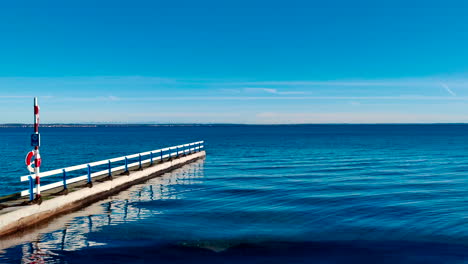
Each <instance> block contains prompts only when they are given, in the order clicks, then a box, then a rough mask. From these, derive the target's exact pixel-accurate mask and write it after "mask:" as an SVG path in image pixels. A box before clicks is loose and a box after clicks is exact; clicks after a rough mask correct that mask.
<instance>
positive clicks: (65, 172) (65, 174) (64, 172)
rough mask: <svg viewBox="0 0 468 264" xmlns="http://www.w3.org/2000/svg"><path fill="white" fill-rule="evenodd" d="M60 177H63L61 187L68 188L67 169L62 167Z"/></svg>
mask: <svg viewBox="0 0 468 264" xmlns="http://www.w3.org/2000/svg"><path fill="white" fill-rule="evenodd" d="M62 177H63V189H64V190H66V189H68V188H67V171H66V170H65V169H63V172H62Z"/></svg>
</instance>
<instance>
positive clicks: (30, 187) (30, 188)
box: [29, 175, 34, 201]
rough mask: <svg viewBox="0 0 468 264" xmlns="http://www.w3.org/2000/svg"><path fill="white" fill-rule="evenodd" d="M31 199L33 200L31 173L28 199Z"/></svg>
mask: <svg viewBox="0 0 468 264" xmlns="http://www.w3.org/2000/svg"><path fill="white" fill-rule="evenodd" d="M32 200H34V180H33V178H32V177H31V175H29V201H32Z"/></svg>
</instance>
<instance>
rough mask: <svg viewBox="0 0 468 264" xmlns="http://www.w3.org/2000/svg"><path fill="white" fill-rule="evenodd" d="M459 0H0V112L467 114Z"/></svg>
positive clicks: (413, 118)
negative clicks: (36, 106) (37, 105)
mask: <svg viewBox="0 0 468 264" xmlns="http://www.w3.org/2000/svg"><path fill="white" fill-rule="evenodd" d="M467 13H468V2H467V1H433V0H425V1H418V0H415V1H408V0H406V1H399V0H394V1H385V0H381V1H375V0H369V1H359V0H355V1H336V0H329V1H312V0H309V1H295V0H288V1H275V0H269V1H259V0H249V1H245V0H236V1H229V0H226V1H219V0H216V1H215V0H213V1H209V0H199V1H193V0H192V1H180V0H171V1H158V0H153V1H143V0H132V1H119V0H112V1H108V0H101V1H96V0H93V1H88V0H80V1H63V0H60V1H47V0H43V1H37V0H34V1H23V0H16V1H5V3H1V4H0V113H1V114H0V123H31V122H33V116H32V102H33V97H34V96H38V97H39V103H40V106H41V122H42V123H247V124H292V123H453V122H455V123H459V122H468V16H467V15H466V14H467Z"/></svg>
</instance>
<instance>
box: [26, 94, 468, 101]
mask: <svg viewBox="0 0 468 264" xmlns="http://www.w3.org/2000/svg"><path fill="white" fill-rule="evenodd" d="M28 98H30V97H28ZM53 99H54V100H65V101H117V100H118V101H141V102H145V101H223V100H226V101H229V100H232V101H254V100H351V101H352V100H397V101H398V100H402V101H406V100H414V101H443V100H448V101H468V96H457V97H455V96H424V95H408V96H406V95H402V96H180V97H115V96H98V97H63V98H60V97H53Z"/></svg>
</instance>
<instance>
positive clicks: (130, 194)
mask: <svg viewBox="0 0 468 264" xmlns="http://www.w3.org/2000/svg"><path fill="white" fill-rule="evenodd" d="M203 166H204V163H203V161H198V162H195V163H192V164H190V165H187V166H185V167H183V168H181V169H178V170H175V171H173V172H171V173H168V174H165V175H163V176H162V177H158V178H153V179H151V180H150V181H148V182H147V183H145V184H144V185H139V186H133V187H131V188H130V189H128V190H126V191H123V192H121V193H119V194H118V195H116V196H114V197H113V198H112V199H109V200H107V201H103V202H102V203H100V204H94V205H91V206H90V207H87V208H86V209H83V210H82V211H78V212H76V213H75V214H73V213H72V214H69V215H66V216H64V217H62V218H58V220H56V221H57V222H52V223H51V224H50V225H48V226H47V227H46V228H45V230H44V229H42V230H37V231H36V234H37V236H36V235H35V236H33V238H31V240H27V241H22V242H21V243H23V252H22V258H23V262H22V263H33V261H38V259H43V261H45V260H48V261H49V262H53V260H54V258H56V256H57V251H63V250H65V251H75V250H79V249H82V248H86V247H92V246H100V245H104V244H103V243H102V242H101V241H95V240H92V237H93V236H89V234H90V233H92V232H100V231H101V230H102V229H103V228H104V227H106V226H111V225H118V224H124V223H129V222H133V221H139V220H143V219H146V218H149V217H154V216H155V215H159V214H163V213H164V212H163V211H161V210H160V208H158V207H146V206H141V205H138V203H137V202H140V203H141V202H151V201H154V200H160V199H161V200H165V199H171V200H172V199H183V197H182V196H179V195H180V194H181V192H178V191H176V190H174V186H175V185H184V186H185V187H186V188H187V189H186V190H185V191H189V190H192V189H191V188H190V185H192V184H196V183H199V182H200V179H202V178H203V177H204V171H203ZM184 189H185V188H184ZM182 193H185V192H182ZM31 241H33V242H31ZM26 242H31V243H26ZM9 247H10V246H9ZM0 259H1V253H0ZM44 259H45V260H44ZM36 263H44V262H36Z"/></svg>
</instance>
